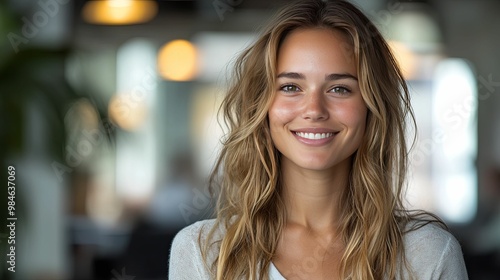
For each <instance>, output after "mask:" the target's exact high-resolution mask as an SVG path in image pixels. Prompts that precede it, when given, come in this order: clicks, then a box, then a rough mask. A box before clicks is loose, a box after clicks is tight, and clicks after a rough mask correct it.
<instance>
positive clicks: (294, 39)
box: [277, 28, 356, 74]
mask: <svg viewBox="0 0 500 280" xmlns="http://www.w3.org/2000/svg"><path fill="white" fill-rule="evenodd" d="M277 62H278V65H277V68H278V71H280V70H283V71H284V70H287V71H288V70H292V69H280V68H288V67H292V66H293V67H300V66H301V65H302V66H303V67H306V66H307V65H309V66H312V67H313V68H314V66H317V67H319V68H331V69H330V70H335V69H336V68H342V70H343V71H347V72H352V74H355V73H356V65H355V63H354V59H353V47H352V44H350V43H349V40H348V38H347V36H346V35H345V34H344V33H343V32H341V31H339V30H335V29H327V28H300V29H295V30H293V31H291V32H290V33H288V34H287V35H286V37H285V38H284V40H283V41H282V43H281V45H280V47H279V49H278V60H277ZM295 70H297V69H295ZM323 70H326V69H323ZM339 70H340V69H339Z"/></svg>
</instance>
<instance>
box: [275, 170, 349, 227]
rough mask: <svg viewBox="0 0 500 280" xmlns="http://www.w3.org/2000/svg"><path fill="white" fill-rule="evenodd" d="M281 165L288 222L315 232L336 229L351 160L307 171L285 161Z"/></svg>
mask: <svg viewBox="0 0 500 280" xmlns="http://www.w3.org/2000/svg"><path fill="white" fill-rule="evenodd" d="M281 164H282V166H281V167H282V176H283V198H284V202H285V206H286V209H287V210H286V211H287V223H289V224H293V225H298V226H303V227H305V228H307V229H310V230H314V231H323V230H331V229H335V228H336V227H337V224H338V221H339V216H340V209H339V207H340V200H341V198H342V195H343V193H344V191H345V190H346V188H347V183H348V176H349V170H350V167H351V165H350V160H346V161H345V162H344V163H341V164H338V165H336V166H335V167H333V168H332V169H329V170H321V171H316V170H306V169H303V168H300V167H298V166H297V165H295V164H294V163H292V162H290V161H286V160H284V161H282V163H281Z"/></svg>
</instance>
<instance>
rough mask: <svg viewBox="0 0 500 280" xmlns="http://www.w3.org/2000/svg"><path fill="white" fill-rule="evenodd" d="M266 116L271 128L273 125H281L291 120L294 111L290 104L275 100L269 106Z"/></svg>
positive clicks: (293, 116) (294, 114)
mask: <svg viewBox="0 0 500 280" xmlns="http://www.w3.org/2000/svg"><path fill="white" fill-rule="evenodd" d="M268 116H269V122H270V124H271V129H272V126H273V125H283V124H286V123H288V122H290V121H291V120H293V119H294V118H295V116H296V112H295V109H294V106H292V105H291V104H287V103H286V102H281V101H280V100H275V101H274V102H273V104H272V105H271V108H269V113H268Z"/></svg>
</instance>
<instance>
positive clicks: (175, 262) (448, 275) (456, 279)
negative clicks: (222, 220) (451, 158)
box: [168, 220, 468, 280]
mask: <svg viewBox="0 0 500 280" xmlns="http://www.w3.org/2000/svg"><path fill="white" fill-rule="evenodd" d="M214 222H215V220H204V221H200V222H197V223H195V224H192V225H190V226H188V227H186V228H184V229H183V230H181V231H180V232H179V233H178V234H177V236H176V237H175V239H174V241H173V243H172V248H171V250H170V264H169V278H168V279H170V280H193V279H210V274H209V272H208V271H207V269H206V268H205V265H204V263H203V260H202V257H201V251H200V248H199V246H198V237H199V234H200V231H201V232H202V235H201V241H202V242H204V240H205V238H206V235H207V233H208V232H209V231H210V229H211V228H212V226H213V225H214ZM222 232H223V230H222V229H221V228H219V230H218V231H217V232H216V234H215V238H220V237H221V236H222ZM404 243H405V250H406V258H407V260H408V263H409V264H410V265H411V267H412V270H413V271H414V275H415V276H416V277H417V279H419V280H428V279H441V280H443V279H453V280H463V279H468V277H467V271H466V269H465V263H464V259H463V256H462V250H461V248H460V244H459V243H458V241H457V240H456V239H455V238H454V237H453V235H451V233H449V232H447V231H445V230H443V229H441V228H440V227H438V226H436V225H433V224H428V225H426V226H423V227H422V228H419V229H417V230H414V231H411V232H409V233H407V234H406V235H405V236H404ZM202 244H203V243H202ZM216 254H217V252H209V256H208V257H209V259H214V258H215V255H216ZM406 273H407V272H405V274H406ZM269 276H270V279H271V280H286V279H285V278H284V277H283V276H282V275H281V274H280V272H279V271H278V269H277V268H276V267H275V266H274V265H273V264H272V263H271V265H270V268H269ZM403 279H407V277H403Z"/></svg>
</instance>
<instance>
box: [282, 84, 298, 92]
mask: <svg viewBox="0 0 500 280" xmlns="http://www.w3.org/2000/svg"><path fill="white" fill-rule="evenodd" d="M280 90H281V91H283V92H298V91H300V88H299V87H298V86H296V85H283V86H281V87H280Z"/></svg>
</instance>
